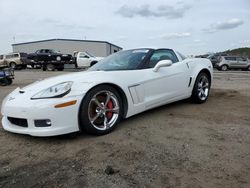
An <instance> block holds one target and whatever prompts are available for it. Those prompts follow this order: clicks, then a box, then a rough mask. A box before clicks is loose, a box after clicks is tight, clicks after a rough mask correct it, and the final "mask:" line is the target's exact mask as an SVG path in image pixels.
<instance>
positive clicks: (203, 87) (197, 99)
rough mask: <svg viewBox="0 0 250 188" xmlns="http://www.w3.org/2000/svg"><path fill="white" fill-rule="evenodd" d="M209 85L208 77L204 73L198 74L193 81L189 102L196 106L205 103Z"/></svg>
mask: <svg viewBox="0 0 250 188" xmlns="http://www.w3.org/2000/svg"><path fill="white" fill-rule="evenodd" d="M210 85H211V83H210V79H209V77H208V75H207V74H206V73H205V72H201V73H199V74H198V76H197V78H196V80H195V84H194V88H193V91H192V96H191V100H192V101H193V102H194V103H197V104H201V103H204V102H206V101H207V99H208V96H209V92H210Z"/></svg>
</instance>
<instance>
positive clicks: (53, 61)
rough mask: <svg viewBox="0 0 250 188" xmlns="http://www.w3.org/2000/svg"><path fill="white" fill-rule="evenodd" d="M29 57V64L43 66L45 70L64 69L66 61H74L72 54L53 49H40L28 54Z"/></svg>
mask: <svg viewBox="0 0 250 188" xmlns="http://www.w3.org/2000/svg"><path fill="white" fill-rule="evenodd" d="M27 59H28V60H29V63H28V64H29V65H31V66H32V67H34V66H41V67H42V68H43V70H44V71H45V70H51V71H53V70H55V69H57V70H59V71H62V70H63V69H64V64H65V63H70V62H72V61H73V58H72V55H70V54H62V53H60V52H58V51H56V50H53V49H40V50H37V51H36V52H35V53H30V54H28V57H27Z"/></svg>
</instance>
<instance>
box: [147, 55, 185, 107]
mask: <svg viewBox="0 0 250 188" xmlns="http://www.w3.org/2000/svg"><path fill="white" fill-rule="evenodd" d="M161 60H171V61H172V62H173V64H172V65H171V66H169V67H161V68H160V69H159V70H158V71H157V72H154V71H153V68H154V66H155V65H156V64H157V63H158V62H159V61H161ZM189 80H190V70H189V67H188V65H187V63H185V62H184V61H179V60H178V58H177V56H176V55H175V53H174V51H172V50H156V51H155V52H154V53H153V54H152V56H151V58H150V60H149V62H148V69H145V73H144V76H143V87H144V101H145V108H146V109H150V108H153V107H155V106H159V105H162V104H165V103H167V102H169V101H173V100H175V99H178V98H182V97H183V96H185V95H187V91H188V84H189Z"/></svg>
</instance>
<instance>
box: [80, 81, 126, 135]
mask: <svg viewBox="0 0 250 188" xmlns="http://www.w3.org/2000/svg"><path fill="white" fill-rule="evenodd" d="M122 111H123V110H122V101H121V97H120V96H119V93H118V92H117V91H116V90H115V89H114V88H113V87H111V86H109V85H102V86H98V87H96V88H94V89H92V90H91V91H90V92H89V93H88V94H87V95H86V96H85V98H84V99H83V102H82V104H81V108H80V111H79V120H80V125H81V127H82V128H83V130H85V131H86V132H88V133H90V134H95V135H104V134H107V133H109V132H111V131H112V130H113V129H114V128H115V127H116V125H117V124H118V122H119V121H120V119H121V117H122Z"/></svg>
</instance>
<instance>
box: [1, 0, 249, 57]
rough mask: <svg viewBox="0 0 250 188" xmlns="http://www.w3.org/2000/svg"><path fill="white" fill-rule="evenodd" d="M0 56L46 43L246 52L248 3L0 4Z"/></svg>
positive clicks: (64, 0) (82, 0)
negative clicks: (94, 42)
mask: <svg viewBox="0 0 250 188" xmlns="http://www.w3.org/2000/svg"><path fill="white" fill-rule="evenodd" d="M0 15H1V16H0V25H1V29H0V53H8V52H11V51H12V47H11V44H12V43H14V41H15V42H16V43H19V42H28V41H33V40H43V39H51V38H67V39H85V37H86V39H88V40H105V41H109V42H111V43H114V44H116V45H118V46H121V47H123V48H124V49H129V48H137V47H167V48H174V49H177V50H179V51H180V52H182V53H184V54H186V55H190V54H194V55H197V54H201V53H206V52H216V51H223V50H227V49H232V48H237V47H249V46H250V0H237V1H229V0H206V1H204V0H203V1H202V0H186V1H184V0H180V1H173V0H154V1H152V0H151V1H149V0H136V1H135V0H126V1H125V0H70V1H69V0H42V1H36V0H0Z"/></svg>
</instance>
